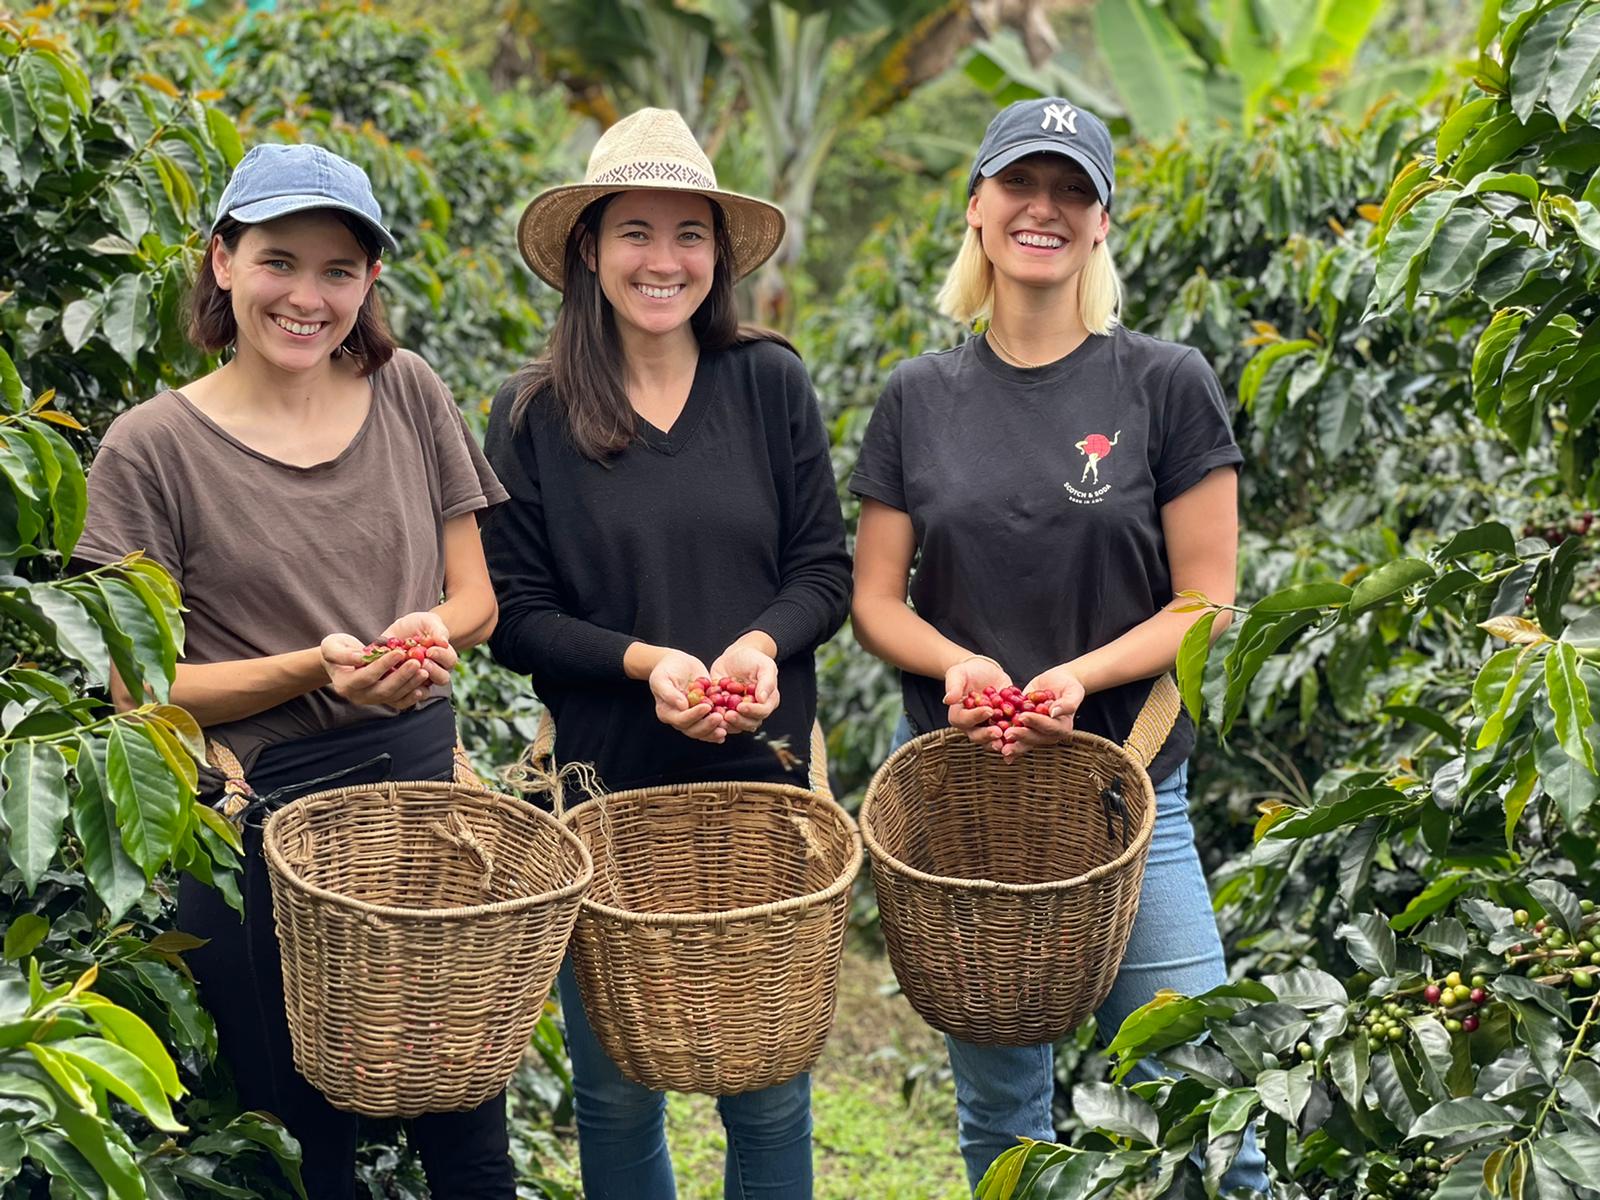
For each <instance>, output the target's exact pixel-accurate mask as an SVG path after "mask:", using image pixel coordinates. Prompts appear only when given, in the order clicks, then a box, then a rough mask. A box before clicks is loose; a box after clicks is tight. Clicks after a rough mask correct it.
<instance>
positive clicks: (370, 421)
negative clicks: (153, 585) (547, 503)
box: [75, 350, 506, 770]
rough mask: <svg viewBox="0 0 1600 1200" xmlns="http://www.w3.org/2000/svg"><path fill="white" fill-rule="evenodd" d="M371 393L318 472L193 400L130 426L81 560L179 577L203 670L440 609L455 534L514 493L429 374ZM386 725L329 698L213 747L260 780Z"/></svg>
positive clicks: (102, 456) (228, 727)
mask: <svg viewBox="0 0 1600 1200" xmlns="http://www.w3.org/2000/svg"><path fill="white" fill-rule="evenodd" d="M370 379H371V384H372V405H371V408H370V409H369V411H368V413H367V418H366V420H365V422H364V423H363V424H362V426H361V429H360V430H359V431H358V432H357V433H356V435H355V437H354V438H353V439H351V441H350V444H349V445H348V446H346V447H345V449H344V450H343V452H341V453H340V454H339V456H338V457H337V458H334V459H330V460H329V461H327V462H323V463H318V464H317V465H316V466H312V467H296V466H290V465H288V464H287V463H282V462H279V461H277V460H276V459H273V458H268V457H267V456H266V455H264V454H260V453H258V452H256V451H255V450H252V449H251V448H250V447H248V446H246V445H245V444H244V443H242V442H240V441H238V440H237V439H236V438H234V437H232V436H230V435H229V434H228V433H227V432H225V431H224V430H223V429H222V428H221V427H220V426H219V425H217V424H216V423H215V422H214V421H212V420H211V419H210V418H209V417H207V416H206V415H205V414H204V413H202V412H201V411H200V410H199V409H198V408H196V407H195V405H194V404H192V403H191V402H190V401H189V400H188V399H187V398H186V397H185V396H183V395H182V393H180V392H176V391H169V392H163V393H161V394H160V395H159V396H156V397H154V398H152V399H150V400H147V401H145V402H144V403H143V404H140V405H138V406H137V407H135V408H133V409H131V410H130V411H128V412H126V413H124V414H122V416H120V417H118V418H117V419H116V420H115V421H113V422H112V423H111V428H110V429H109V430H107V431H106V436H105V440H104V441H103V442H102V443H101V445H100V451H99V453H98V454H97V455H96V456H95V460H94V465H93V467H92V468H91V469H90V471H89V515H88V521H87V524H86V526H85V529H84V532H83V537H82V538H81V539H80V540H79V542H78V546H77V549H76V551H75V555H76V556H77V557H80V558H83V559H85V560H87V561H89V562H96V563H105V562H115V561H116V560H117V559H119V558H121V557H122V556H123V555H124V554H126V553H128V552H129V551H133V550H143V551H144V552H145V553H146V554H147V555H149V556H150V557H151V558H153V559H155V560H156V561H157V562H159V563H160V564H161V565H162V566H163V567H165V568H166V569H167V570H168V571H170V572H171V573H172V576H173V578H174V579H176V580H177V581H178V585H179V587H181V588H182V589H183V602H184V604H185V606H187V608H188V610H189V611H188V613H187V615H186V617H185V619H184V629H185V645H184V662H186V663H191V664H204V663H216V662H229V661H232V660H235V659H247V658H262V657H265V656H267V655H271V654H284V653H287V652H289V651H293V650H304V649H306V648H307V647H309V646H315V645H317V644H318V643H319V642H321V641H322V639H323V638H324V637H326V636H327V635H328V634H330V633H349V634H353V635H354V636H356V637H358V638H360V639H361V640H363V641H367V640H370V639H372V638H375V637H376V636H377V635H378V633H379V632H380V631H382V630H383V629H384V628H385V627H387V626H388V625H389V623H390V622H391V621H393V620H394V619H395V618H396V617H398V616H401V615H403V614H405V613H408V612H416V611H419V610H423V609H429V608H432V607H433V606H434V605H436V604H438V603H439V600H440V596H441V594H442V591H443V588H444V526H445V522H446V521H449V520H450V519H451V518H453V517H458V516H460V515H462V514H463V513H470V512H474V511H476V510H478V509H482V508H487V507H488V506H490V505H492V504H498V503H499V502H500V501H502V500H504V499H505V498H506V493H505V490H504V489H503V488H502V487H501V486H500V483H499V481H498V480H496V479H495V476H494V472H493V471H492V470H491V469H490V467H489V464H488V462H487V461H486V460H485V459H484V457H483V453H482V451H480V450H479V449H478V446H477V443H476V442H475V441H473V438H472V435H471V433H469V432H468V430H467V427H466V423H465V422H464V421H463V420H462V419H461V414H460V412H459V411H458V410H457V409H456V406H455V402H454V400H452V399H451V396H450V392H449V389H447V388H446V387H445V385H444V383H443V382H442V381H441V380H440V379H439V377H438V376H437V375H435V374H434V373H433V370H432V369H431V368H430V367H429V366H428V364H427V363H425V362H424V361H423V360H422V359H421V358H419V357H417V355H415V354H412V353H410V352H409V351H406V350H401V351H399V352H397V353H396V354H395V356H394V358H393V359H391V360H390V361H389V362H388V363H387V364H386V365H384V366H383V367H381V368H379V369H378V370H377V371H376V372H374V373H373V375H372V376H371V377H370ZM440 691H441V692H442V691H443V689H440ZM432 702H433V701H432V700H429V701H426V702H425V703H432ZM388 715H391V714H390V713H389V710H388V709H385V708H381V707H377V706H373V705H355V704H350V703H348V702H346V701H343V700H340V699H339V698H338V697H336V696H335V695H334V693H333V691H332V690H331V689H329V688H319V689H317V690H316V691H314V692H310V693H308V694H306V695H304V696H297V697H295V698H294V699H293V700H289V701H286V702H285V703H283V704H280V705H278V706H277V707H275V708H269V709H267V710H265V711H264V712H260V713H257V714H255V715H254V716H251V717H246V718H244V719H243V720H239V721H230V722H228V723H227V724H225V725H217V726H213V727H212V728H210V729H208V730H207V733H208V734H209V735H210V736H212V737H215V738H217V739H218V740H219V741H221V742H223V743H224V744H226V745H227V746H228V748H229V749H231V750H232V751H233V752H234V753H235V754H236V755H238V756H239V758H240V761H241V762H242V763H243V764H244V766H245V768H246V769H247V770H248V769H249V767H250V765H251V764H252V763H253V762H254V761H255V757H256V755H257V754H259V753H260V751H261V750H262V749H263V748H264V747H266V746H269V745H272V744H274V743H277V742H281V741H286V740H288V739H291V738H298V737H305V736H307V735H310V734H315V733H321V732H324V731H325V730H328V729H333V728H336V727H338V726H342V725H349V724H353V723H355V722H358V721H367V720H373V719H377V718H381V717H384V716H388Z"/></svg>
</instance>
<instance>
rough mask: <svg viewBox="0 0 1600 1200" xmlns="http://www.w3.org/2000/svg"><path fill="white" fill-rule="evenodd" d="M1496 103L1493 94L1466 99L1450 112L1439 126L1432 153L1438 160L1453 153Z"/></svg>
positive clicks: (1442, 159)
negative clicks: (1448, 116) (1475, 98)
mask: <svg viewBox="0 0 1600 1200" xmlns="http://www.w3.org/2000/svg"><path fill="white" fill-rule="evenodd" d="M1498 103H1499V101H1498V100H1496V99H1495V98H1494V97H1493V96H1484V97H1483V98H1481V99H1478V100H1469V101H1467V103H1465V104H1463V105H1462V106H1461V107H1460V108H1458V109H1456V111H1455V112H1453V113H1451V114H1450V118H1449V119H1448V120H1447V121H1445V123H1444V124H1443V125H1441V126H1439V136H1438V138H1437V139H1436V142H1435V147H1434V154H1435V156H1436V157H1437V158H1438V160H1439V161H1440V162H1443V161H1444V160H1445V159H1447V158H1449V157H1450V156H1451V155H1452V154H1454V153H1455V152H1456V149H1457V147H1459V146H1460V145H1461V143H1462V142H1463V141H1464V140H1465V139H1466V136H1467V134H1469V133H1471V132H1472V130H1473V128H1474V127H1475V126H1476V125H1477V124H1478V122H1479V121H1481V120H1482V119H1483V116H1484V114H1485V113H1487V112H1488V111H1489V110H1490V109H1492V108H1494V106H1495V105H1496V104H1498Z"/></svg>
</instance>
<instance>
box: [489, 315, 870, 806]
mask: <svg viewBox="0 0 1600 1200" xmlns="http://www.w3.org/2000/svg"><path fill="white" fill-rule="evenodd" d="M518 386H519V381H518V380H517V379H515V378H513V379H512V380H510V381H508V382H507V383H506V385H505V386H504V387H502V388H501V389H500V393H499V394H498V395H497V396H496V397H495V400H494V406H493V408H492V410H491V412H490V415H489V430H488V435H487V437H486V439H485V446H484V449H485V452H486V453H487V455H488V458H489V461H490V462H491V463H493V464H494V465H495V473H496V474H497V475H498V476H499V478H500V479H501V480H502V481H503V483H504V484H505V487H506V490H507V491H508V492H509V493H510V496H511V498H510V499H509V500H508V501H507V502H506V503H504V504H502V505H500V506H499V507H498V508H497V509H495V510H493V511H492V512H491V513H490V516H489V518H488V520H486V521H485V523H484V531H483V545H484V552H485V555H486V557H487V559H488V562H489V574H490V576H491V578H492V579H493V580H494V588H495V595H496V598H497V599H498V600H499V604H500V619H499V624H498V625H497V626H496V628H495V631H494V634H493V635H492V636H491V637H490V639H489V648H490V650H491V652H492V653H493V654H494V657H495V658H496V660H498V661H499V662H501V663H503V664H504V665H506V666H507V667H510V668H511V669H512V670H514V671H520V672H524V673H526V674H528V675H530V676H531V677H532V679H533V686H534V690H535V691H537V692H538V694H539V699H540V700H542V701H543V702H544V704H545V705H546V707H548V708H549V709H550V712H551V715H552V716H554V718H555V722H556V746H555V753H556V758H557V760H558V761H559V762H562V763H571V762H587V763H590V764H592V765H593V766H594V768H595V770H596V771H597V772H598V773H599V775H600V778H601V780H602V781H603V782H604V783H605V785H606V787H607V789H608V790H611V791H620V790H622V789H624V788H635V787H648V786H653V785H656V784H667V783H685V782H699V781H712V780H768V781H772V782H784V783H794V784H799V785H802V786H803V785H804V784H805V782H806V772H807V766H808V762H809V757H810V756H809V749H810V744H811V742H810V738H811V723H812V721H813V720H814V719H815V716H816V711H817V682H816V670H815V667H814V665H813V658H812V656H813V652H814V651H815V650H816V648H817V646H819V645H820V644H821V643H823V642H824V641H826V640H827V639H828V638H829V637H830V636H832V634H833V632H834V631H835V630H836V629H838V628H839V626H840V625H841V624H842V623H843V621H844V618H845V616H846V615H847V614H848V612H849V608H850V559H849V555H848V554H847V552H846V550H845V544H844V519H843V517H842V516H841V515H840V512H839V498H838V493H837V491H836V490H835V487H834V478H833V466H832V463H831V462H830V460H829V457H828V437H827V433H826V432H825V431H824V429H823V425H822V414H821V412H820V411H819V410H818V407H817V399H816V396H815V394H814V393H813V392H812V390H811V383H810V380H809V378H808V377H807V375H806V370H805V366H804V364H802V363H801V361H800V360H799V359H798V358H796V357H795V356H794V355H793V354H792V353H790V352H789V351H788V350H786V349H784V348H783V347H781V346H779V345H777V344H775V343H772V342H752V343H748V344H744V345H740V346H735V347H733V348H732V349H729V350H724V351H720V352H715V353H711V352H707V353H702V354H701V356H700V361H699V364H698V366H697V367H696V370H695V377H694V383H693V385H692V386H691V387H690V389H689V398H688V401H687V402H686V404H685V405H684V409H683V412H682V413H681V414H679V416H678V419H677V421H675V422H674V423H673V426H672V428H671V430H669V431H668V432H666V433H663V432H661V431H660V430H658V429H656V428H654V427H653V426H651V425H650V424H649V423H648V422H645V421H640V422H639V437H638V438H637V439H636V440H635V441H634V443H633V444H632V445H630V446H628V447H627V448H626V449H625V450H623V451H622V452H621V453H620V454H618V455H616V456H614V457H613V458H612V459H611V460H610V461H609V462H608V463H604V464H602V463H598V462H594V461H593V460H591V459H588V458H585V457H584V456H583V455H582V454H580V453H579V452H578V450H577V449H576V447H575V446H574V445H573V444H572V440H571V438H570V437H569V436H568V433H567V429H566V422H565V419H564V417H563V415H562V414H561V412H560V411H559V409H558V408H557V407H556V405H555V403H554V401H553V400H552V399H549V398H548V396H540V397H536V398H535V399H534V401H533V402H532V403H531V404H529V405H528V410H527V417H526V420H525V423H524V424H523V425H522V427H521V428H518V429H515V430H513V429H512V427H511V420H510V410H511V405H512V401H513V400H514V399H515V397H516V394H517V390H518ZM752 629H759V630H761V631H763V632H764V633H767V634H769V635H770V636H771V637H772V639H773V641H775V642H776V643H777V645H778V654H777V662H778V693H779V705H778V708H777V710H776V711H775V712H774V713H773V714H772V716H770V717H769V718H767V720H766V721H765V722H764V723H763V725H762V728H761V732H760V735H759V737H757V736H752V735H750V734H738V735H735V736H730V737H729V738H728V739H727V740H726V741H725V742H723V743H722V744H721V745H715V744H712V743H710V742H700V741H694V740H691V739H690V738H687V737H685V736H684V735H683V734H681V733H678V732H677V731H676V730H673V729H670V728H668V727H667V726H666V725H663V724H662V723H661V722H660V721H658V720H657V719H656V715H655V702H654V700H653V698H652V697H651V694H650V688H649V685H648V684H646V683H645V682H643V681H641V680H632V679H629V678H628V677H627V675H626V674H625V673H624V671H623V666H622V658H623V654H624V652H625V651H626V650H627V648H628V646H629V645H630V644H632V643H633V642H635V641H645V642H649V643H652V644H655V645H662V646H671V647H673V648H674V649H677V650H683V651H686V652H688V653H690V654H693V655H695V656H696V657H698V658H700V659H701V660H702V661H703V662H705V664H706V665H707V666H708V667H709V666H710V665H711V662H712V660H713V659H715V658H716V656H717V655H718V654H720V653H722V651H723V650H725V649H726V648H727V647H728V645H729V643H731V642H732V641H733V640H734V639H735V638H737V637H739V636H740V635H741V634H743V633H746V632H748V631H749V630H752ZM780 751H783V753H780Z"/></svg>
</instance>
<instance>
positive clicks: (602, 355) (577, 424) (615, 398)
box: [511, 192, 800, 462]
mask: <svg viewBox="0 0 1600 1200" xmlns="http://www.w3.org/2000/svg"><path fill="white" fill-rule="evenodd" d="M616 195H617V193H615V192H613V193H611V194H610V195H607V196H601V197H600V198H599V199H598V200H596V201H594V202H593V203H592V204H590V205H589V206H588V207H587V208H585V209H584V210H583V212H582V213H580V214H579V215H578V219H577V221H576V222H574V223H573V226H572V232H571V233H570V234H568V235H567V245H566V251H565V255H564V261H563V268H564V271H563V276H562V278H563V279H565V281H566V288H565V291H564V292H563V295H562V299H561V311H560V312H558V313H557V314H556V320H555V326H554V328H552V329H551V331H550V340H549V341H548V342H547V343H546V344H545V349H544V353H543V354H541V355H540V356H539V357H538V358H536V359H535V360H534V361H533V362H531V363H529V364H528V365H527V366H526V367H524V368H523V369H522V370H521V371H520V372H519V386H518V389H517V397H516V399H515V400H514V401H513V402H512V405H511V424H512V427H513V428H519V427H520V426H521V425H522V423H523V421H524V420H526V418H527V412H528V405H529V404H531V403H532V402H533V401H534V399H535V398H537V397H541V396H543V397H546V398H553V399H554V401H555V403H556V404H557V405H558V406H559V407H560V409H561V412H562V415H563V416H564V417H565V418H566V426H567V433H568V435H569V436H570V437H571V438H572V444H573V445H574V446H576V447H577V448H578V452H579V453H581V454H582V455H583V456H584V457H585V458H590V459H594V460H595V461H596V462H605V461H606V460H607V459H609V458H610V457H611V456H612V455H614V454H618V453H620V452H621V451H622V450H624V449H626V448H627V446H628V445H629V443H631V442H632V441H633V439H634V438H635V436H637V433H638V419H637V417H636V416H635V415H634V411H633V405H632V403H631V402H630V401H629V400H628V391H627V387H626V383H625V380H624V377H623V371H622V346H621V343H620V341H619V339H618V337H617V325H616V317H615V315H614V313H613V312H612V308H611V301H609V300H607V299H606V296H605V293H604V292H603V291H602V290H601V288H600V280H599V277H598V276H597V275H596V274H595V272H594V271H592V270H590V269H589V264H588V263H587V262H585V261H584V257H583V242H584V238H586V237H588V236H590V235H592V234H596V235H597V234H598V233H599V231H600V218H601V216H602V215H603V214H604V213H605V210H606V206H607V205H608V204H610V203H611V201H612V200H613V199H614V198H615V197H616ZM711 226H712V239H713V242H714V243H715V245H716V250H717V261H716V266H715V267H714V268H713V270H712V274H711V291H710V292H709V293H708V294H707V295H706V298H705V299H704V300H703V301H701V303H700V307H699V308H697V309H695V310H694V314H693V315H692V316H691V317H690V318H689V328H690V329H691V330H693V331H694V336H695V340H696V341H697V342H699V343H700V349H701V350H702V351H706V350H726V349H728V348H729V347H730V346H738V345H742V344H744V343H746V342H777V343H778V344H779V345H780V346H783V347H784V348H785V349H787V350H788V351H790V352H791V353H792V354H794V355H795V356H796V357H799V354H800V352H799V351H798V350H796V349H795V348H794V346H793V345H791V344H790V342H789V340H788V339H787V338H785V337H784V336H783V335H782V334H780V333H776V332H774V331H773V330H770V329H763V328H762V327H760V326H758V325H746V324H741V323H740V321H739V311H738V305H737V302H736V300H735V298H734V294H733V271H732V267H731V265H730V264H732V262H733V241H732V239H731V238H730V237H729V236H728V226H727V222H726V221H725V220H724V218H723V215H722V207H721V206H720V205H719V204H717V203H716V201H712V202H711Z"/></svg>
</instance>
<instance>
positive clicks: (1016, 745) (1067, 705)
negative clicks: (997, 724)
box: [1000, 663, 1084, 761]
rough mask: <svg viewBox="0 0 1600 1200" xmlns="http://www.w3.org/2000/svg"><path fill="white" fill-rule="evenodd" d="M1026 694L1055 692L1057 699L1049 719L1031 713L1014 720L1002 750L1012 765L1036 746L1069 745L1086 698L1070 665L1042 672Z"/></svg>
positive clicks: (1031, 681) (1030, 681)
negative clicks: (1068, 736)
mask: <svg viewBox="0 0 1600 1200" xmlns="http://www.w3.org/2000/svg"><path fill="white" fill-rule="evenodd" d="M1022 692H1023V694H1024V695H1030V694H1032V693H1033V692H1054V693H1055V694H1056V698H1055V700H1053V701H1052V702H1051V704H1050V713H1049V715H1048V716H1047V715H1045V714H1044V713H1034V712H1030V713H1018V714H1017V715H1016V716H1015V717H1014V718H1013V719H1012V725H1011V728H1010V729H1008V730H1006V733H1005V740H1004V741H1003V743H1002V745H1001V750H1000V752H1001V753H1002V754H1003V755H1005V757H1006V759H1007V760H1008V761H1009V760H1011V759H1013V758H1015V757H1016V756H1017V755H1019V754H1022V753H1025V752H1026V751H1028V750H1031V749H1033V748H1034V747H1035V746H1054V745H1058V744H1059V743H1061V742H1063V741H1065V740H1066V737H1067V734H1069V733H1071V732H1072V722H1073V719H1074V718H1075V717H1076V715H1077V712H1078V708H1079V706H1080V705H1082V704H1083V697H1084V687H1083V683H1082V681H1081V680H1079V679H1078V676H1077V675H1076V674H1075V673H1074V672H1073V669H1072V666H1071V665H1070V664H1068V663H1063V664H1062V665H1061V666H1059V667H1051V668H1050V669H1049V670H1048V671H1041V672H1040V673H1039V674H1037V675H1035V676H1034V677H1033V678H1032V679H1030V680H1028V686H1027V687H1025V688H1023V689H1022Z"/></svg>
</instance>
